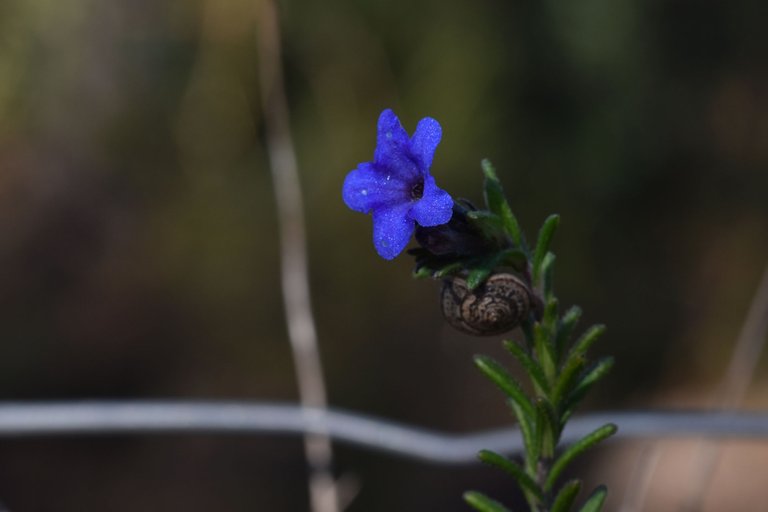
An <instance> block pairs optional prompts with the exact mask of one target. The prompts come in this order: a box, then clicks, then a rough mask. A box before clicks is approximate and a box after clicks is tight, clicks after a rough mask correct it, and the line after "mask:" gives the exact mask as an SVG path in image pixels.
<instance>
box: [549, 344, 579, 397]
mask: <svg viewBox="0 0 768 512" xmlns="http://www.w3.org/2000/svg"><path fill="white" fill-rule="evenodd" d="M585 364H586V360H585V359H584V357H583V356H574V357H570V358H569V359H568V361H567V362H566V364H565V366H563V368H562V369H561V370H560V375H558V377H557V383H556V384H555V386H554V389H553V390H552V398H551V399H552V405H554V407H557V408H560V407H561V405H562V404H561V403H560V402H561V400H563V399H564V397H567V396H569V394H570V393H571V391H573V390H575V388H576V386H577V382H578V378H579V374H580V373H581V372H582V370H583V369H584V365H585Z"/></svg>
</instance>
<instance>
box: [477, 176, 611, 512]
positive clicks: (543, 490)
mask: <svg viewBox="0 0 768 512" xmlns="http://www.w3.org/2000/svg"><path fill="white" fill-rule="evenodd" d="M483 171H484V173H485V199H486V203H487V206H488V209H489V212H490V213H487V212H486V213H483V215H482V216H481V215H475V216H477V217H483V218H487V219H492V223H493V224H494V225H496V224H499V225H500V226H501V229H503V231H504V233H505V236H507V239H508V240H509V241H510V242H511V247H512V248H514V249H515V250H518V251H519V252H520V253H521V254H522V255H523V256H524V257H525V265H524V269H523V272H524V274H525V275H526V276H527V277H528V278H529V280H530V282H531V285H532V286H533V288H534V292H535V293H536V295H537V297H538V298H539V300H540V301H541V303H542V311H541V312H540V314H539V315H531V316H530V317H529V319H528V320H527V321H526V322H524V324H523V325H522V326H521V327H522V332H523V333H524V335H525V340H524V342H515V341H505V342H504V347H505V348H506V350H507V352H509V354H510V355H511V356H512V357H513V358H514V359H516V360H517V362H518V363H519V364H520V366H521V367H522V368H523V370H524V372H525V374H526V376H527V377H528V379H529V381H530V388H531V389H532V390H533V393H532V394H530V395H529V394H528V393H526V392H525V390H524V388H523V386H522V385H521V383H520V382H518V381H517V380H516V379H515V378H514V377H513V376H512V374H511V373H510V372H509V371H508V370H507V369H506V368H505V367H504V366H503V365H502V364H500V363H499V362H497V361H495V360H494V359H492V358H490V357H487V356H484V355H478V356H475V364H476V365H477V367H478V368H479V369H480V371H481V372H482V373H483V374H485V376H486V377H487V378H488V379H490V380H491V381H492V382H493V383H494V384H496V386H497V387H499V389H501V390H502V392H503V393H504V395H505V396H506V401H507V404H508V405H509V407H510V409H511V410H512V412H513V414H514V416H515V418H516V420H517V423H518V426H519V428H520V431H521V434H522V437H523V444H524V448H525V454H524V457H523V459H522V460H520V461H516V460H513V459H510V458H507V457H505V456H504V455H501V454H498V453H494V452H491V451H487V450H483V451H481V452H480V453H479V455H478V457H479V458H480V460H481V461H483V462H484V463H486V464H488V465H491V466H494V467H496V468H499V469H501V470H502V471H504V472H506V473H507V474H509V475H510V476H512V478H513V479H514V480H515V481H516V482H517V484H518V485H519V487H520V488H521V490H522V491H523V494H524V496H525V498H526V501H527V502H528V504H529V506H530V509H531V511H535V512H545V511H547V512H568V511H572V510H576V509H574V508H573V507H574V506H575V504H576V499H577V496H578V494H579V492H580V490H581V487H582V483H581V481H579V480H569V481H567V482H565V483H564V484H562V485H560V486H558V480H559V478H560V476H562V474H563V471H564V470H565V469H566V468H567V467H568V465H569V464H570V463H571V462H572V461H573V460H574V459H575V458H576V457H578V456H579V455H580V454H582V453H584V452H585V451H586V450H588V449H589V448H591V447H593V446H594V445H596V444H597V443H599V442H600V441H602V440H604V439H606V438H608V437H610V436H611V435H613V434H614V433H615V432H616V429H617V427H616V426H615V425H613V424H606V425H603V426H602V427H600V428H598V429H596V430H595V431H593V432H591V433H589V434H587V435H586V436H584V437H583V438H581V439H580V440H578V441H577V442H575V443H573V444H572V445H570V446H568V447H566V448H564V449H560V447H559V441H560V438H561V435H562V432H563V429H564V428H565V426H566V423H567V422H568V419H569V418H570V417H571V416H572V414H573V412H574V410H575V409H576V407H577V406H578V405H579V403H580V402H581V401H582V399H583V398H584V397H585V395H586V394H587V392H588V391H589V390H590V389H591V387H592V386H593V385H594V384H595V383H596V382H597V381H598V380H600V378H601V377H603V376H604V375H605V374H606V373H607V372H608V371H609V370H610V369H611V367H612V366H613V359H612V358H610V357H605V358H602V359H598V360H597V361H595V362H590V361H589V360H588V358H587V352H588V350H589V349H590V348H591V347H592V345H593V344H594V343H595V341H597V339H598V338H599V337H600V335H602V333H603V332H604V330H605V328H604V326H602V325H595V326H592V327H590V328H588V329H586V330H585V331H584V332H583V333H582V334H581V335H580V336H578V337H577V338H575V339H574V331H575V328H576V324H577V323H578V321H579V319H580V317H581V310H580V309H579V308H578V307H577V306H573V307H571V308H569V309H568V310H566V311H565V312H564V313H563V314H562V315H561V314H560V312H559V304H558V300H557V298H556V297H555V294H554V289H553V285H552V276H553V271H554V262H555V256H554V254H553V253H552V252H551V251H550V245H551V241H552V238H553V235H554V233H555V231H556V229H557V227H558V225H559V217H558V216H557V215H552V216H550V217H548V218H547V219H546V220H545V221H544V223H543V225H542V227H541V229H540V230H539V233H538V237H537V240H536V244H535V246H534V248H533V249H532V250H530V249H529V248H528V246H527V243H526V241H525V238H524V236H523V234H522V232H521V231H520V228H519V224H518V223H517V220H516V219H515V217H514V215H513V214H512V211H511V209H510V207H509V204H508V203H507V200H506V198H505V196H504V193H503V191H502V189H501V185H500V183H499V181H498V178H497V177H496V174H495V172H494V170H493V168H492V167H491V165H490V164H489V163H488V162H487V161H486V162H484V163H483ZM470 275H471V274H470ZM605 496H606V489H605V487H602V486H600V487H598V488H596V489H595V490H593V492H592V493H591V494H590V496H589V497H588V498H587V499H586V501H585V502H584V503H582V505H581V507H580V508H578V509H577V510H579V511H580V512H595V511H599V510H601V508H602V505H603V502H604V500H605ZM464 499H465V501H466V502H467V503H468V504H470V505H471V506H472V507H473V508H475V509H476V510H480V511H484V512H495V511H506V510H507V509H506V508H505V507H504V506H503V505H501V504H500V503H498V502H496V501H494V500H492V499H490V498H488V497H487V496H484V495H483V494H482V493H479V492H476V491H469V492H467V493H466V494H465V495H464Z"/></svg>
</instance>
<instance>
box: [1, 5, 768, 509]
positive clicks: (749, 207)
mask: <svg viewBox="0 0 768 512" xmlns="http://www.w3.org/2000/svg"><path fill="white" fill-rule="evenodd" d="M278 7H279V10H280V15H281V27H282V36H283V53H284V66H285V73H286V88H287V91H286V92H287V96H288V101H289V104H290V108H291V123H292V132H293V135H294V138H295V144H296V148H297V152H298V155H297V156H298V161H299V166H300V173H301V178H302V180H303V183H302V186H303V189H304V191H305V201H306V204H305V212H306V217H307V223H308V236H309V241H308V242H309V258H310V265H311V269H310V270H311V281H312V283H311V284H312V291H313V299H314V304H313V306H314V312H315V314H316V319H317V323H318V331H319V337H320V347H321V352H322V357H323V362H324V365H325V371H326V377H327V382H328V386H329V395H330V397H329V398H330V402H331V404H332V405H333V406H335V407H340V408H345V409H350V410H354V411H359V412H364V413H368V414H373V415H379V416H382V417H385V418H388V419H391V420H396V421H400V422H405V423H411V424H415V425H419V426H422V427H426V428H432V429H437V430H444V431H450V432H468V431H472V430H477V429H484V428H491V427H499V426H503V425H508V424H509V423H510V421H511V420H510V417H509V415H508V414H507V412H506V411H505V409H504V406H503V402H502V399H501V396H500V394H499V393H498V392H497V391H496V390H495V389H493V387H492V386H491V385H490V384H489V383H488V382H487V381H485V380H484V378H483V377H482V376H481V375H480V374H479V372H477V371H476V370H475V368H474V367H473V365H472V363H471V355H472V354H474V353H476V352H484V353H489V354H492V355H496V356H498V357H499V358H500V359H502V360H504V361H506V362H508V363H510V365H511V364H512V361H511V359H509V358H505V356H504V355H503V354H501V351H500V350H499V343H498V339H491V340H478V339H473V338H471V337H468V336H465V335H462V334H460V333H458V332H454V331H452V330H451V329H450V328H448V327H447V326H446V325H445V324H444V323H443V321H442V319H441V317H440V313H439V309H438V303H437V291H438V284H437V283H434V282H428V281H414V280H412V279H411V277H410V271H411V269H412V261H410V260H409V258H408V257H406V256H405V255H404V256H401V257H400V258H398V259H396V260H394V261H392V262H387V261H384V260H382V259H381V258H379V257H378V256H377V255H376V253H375V251H374V249H373V245H372V243H371V224H370V220H369V219H368V218H366V217H365V216H363V215H360V214H357V213H353V212H351V211H349V210H347V209H346V207H345V206H344V204H343V203H342V201H341V184H342V181H343V179H344V176H345V175H346V173H347V172H348V171H349V170H351V169H353V168H354V167H355V166H356V165H357V164H358V163H359V162H362V161H367V160H370V159H371V157H372V154H373V149H374V145H375V123H376V119H377V116H378V114H379V112H381V110H383V109H384V108H387V107H391V108H393V109H394V110H395V112H396V113H397V114H398V115H399V116H400V118H401V120H402V122H403V124H404V125H405V127H406V129H407V130H408V131H412V130H413V129H414V127H415V125H416V123H417V122H418V120H419V119H421V118H422V117H425V116H432V117H435V118H436V119H438V120H439V121H440V123H441V124H442V126H443V131H444V136H443V141H442V143H441V145H440V147H439V148H438V151H437V154H436V158H435V162H434V166H433V174H434V175H435V176H436V177H437V180H438V183H439V184H440V185H441V186H442V187H443V188H445V189H446V190H448V191H449V192H450V193H451V194H453V195H454V196H460V197H466V198H468V199H470V200H474V201H476V202H478V203H479V202H480V200H481V176H482V175H481V172H480V168H479V162H480V159H481V158H484V157H488V158H490V159H491V160H492V161H493V162H494V163H495V165H496V167H497V169H498V171H499V174H500V177H501V179H502V181H503V183H504V184H505V186H506V189H507V192H508V195H509V197H510V199H511V201H512V204H513V208H514V209H515V212H516V213H517V215H518V217H519V218H520V220H521V222H522V224H523V226H524V228H525V229H526V231H527V232H528V233H529V237H532V236H533V234H534V233H535V230H537V229H538V227H539V225H540V223H541V221H542V220H543V219H544V218H545V217H546V215H548V214H550V213H553V212H557V213H560V214H561V216H562V223H561V229H560V231H559V233H558V234H557V237H556V239H555V244H554V250H555V252H556V253H557V254H558V268H557V281H556V286H557V289H558V291H559V295H560V299H561V301H562V302H563V303H564V304H565V305H570V304H574V303H576V304H579V305H580V306H581V307H582V308H583V309H584V311H585V317H584V320H585V321H584V323H583V324H582V325H583V326H587V325H589V323H595V322H602V323H606V324H607V325H608V331H607V334H606V336H605V337H604V338H603V339H602V340H601V341H600V343H599V344H598V345H597V346H596V348H595V349H594V354H595V355H599V354H613V355H615V356H616V359H617V364H616V367H615V370H614V371H613V373H612V374H611V375H609V377H608V378H607V379H606V381H604V382H603V383H602V385H599V386H598V387H597V388H596V390H595V392H594V393H593V396H592V397H591V400H590V401H588V403H587V404H586V405H585V407H584V408H583V410H597V409H609V408H616V409H627V408H656V407H679V408H692V407H706V406H709V405H712V393H713V391H714V390H715V389H716V388H717V387H718V384H719V382H720V379H721V377H722V375H723V373H724V371H725V367H726V365H727V362H728V359H729V357H730V355H731V352H732V350H733V344H734V341H735V339H736V337H737V335H738V332H739V329H740V326H741V324H742V322H743V320H744V318H745V316H746V311H747V309H748V306H749V303H750V300H751V298H752V296H753V294H754V292H755V289H756V286H757V283H758V281H759V279H760V276H761V274H762V271H763V267H764V265H765V264H766V262H767V261H768V258H767V257H766V255H767V254H768V201H767V200H766V198H767V197H768V172H766V170H767V169H768V68H766V62H767V61H766V56H767V55H768V35H766V34H767V33H766V32H765V20H766V19H768V18H766V16H768V4H766V3H765V2H763V1H761V0H739V1H734V2H716V1H706V0H704V1H703V0H695V1H694V0H645V1H641V0H630V1H628V2H612V1H610V0H581V1H579V2H555V1H552V0H513V1H498V0H497V1H492V0H481V1H469V0H459V1H453V2H445V1H438V0H421V1H402V0H388V1H384V0H367V1H365V0H327V1H323V2H318V1H310V0H305V1H299V0H286V1H280V2H279V4H278ZM256 12H257V2H254V1H245V0H226V1H221V0H187V1H180V0H176V1H174V0H169V1H163V2H155V1H148V0H131V1H128V0H112V1H109V2H105V1H95V0H70V1H68V2H54V1H50V0H3V2H2V3H0V399H1V400H50V399H80V398H129V397H130V398H147V399H149V398H174V399H243V400H269V401H276V400H282V401H295V400H296V399H297V390H296V386H295V378H294V370H293V367H292V360H291V353H290V349H289V344H288V340H287V333H286V328H285V326H284V322H283V320H282V319H283V309H282V298H281V294H280V288H279V287H280V283H279V272H278V271H277V269H278V265H279V261H278V245H277V243H278V241H277V230H276V221H277V219H276V216H275V213H274V212H275V202H274V198H273V196H272V193H271V191H272V188H271V187H272V182H271V178H270V175H269V172H268V167H267V157H266V150H265V146H264V123H263V118H262V115H261V108H260V99H259V97H260V96H259V94H260V93H259V85H258V83H259V71H258V58H257V48H256V40H257V37H256V28H255V27H256V23H255V17H256ZM425 369H426V370H427V371H428V372H429V378H426V379H425V378H420V377H419V374H420V373H422V372H424V371H425ZM759 370H760V372H759V375H758V377H757V378H756V379H755V380H754V381H753V382H752V385H751V387H750V392H749V394H748V397H747V399H746V401H745V402H744V404H743V406H744V408H747V409H761V410H765V409H766V408H768V401H767V399H766V393H765V390H766V385H768V380H767V378H768V372H766V365H765V358H763V361H762V363H760V365H759ZM651 446H653V445H652V443H650V442H645V441H643V442H634V443H619V442H617V443H614V444H607V445H605V446H604V447H603V448H600V449H598V450H596V451H595V452H594V453H593V455H592V457H585V459H584V460H583V461H582V466H581V468H578V469H579V470H580V471H581V472H582V473H584V472H586V473H587V474H588V482H589V483H591V484H593V485H594V484H597V483H600V482H606V483H608V484H609V486H610V491H611V492H610V494H609V496H610V498H609V500H610V501H609V504H608V509H609V510H615V509H618V507H619V505H620V503H622V499H623V497H624V496H625V495H626V491H625V487H626V485H627V484H628V483H630V480H631V479H632V475H633V464H636V462H637V461H638V460H639V459H640V458H641V457H640V454H642V453H645V452H647V451H648V450H649V449H651ZM656 446H657V447H658V446H661V447H662V449H661V450H660V451H659V450H658V448H657V453H658V454H659V457H660V459H659V461H660V463H659V464H658V466H657V467H658V472H657V474H656V475H655V476H654V477H653V478H652V479H651V485H650V491H649V495H648V498H647V503H648V508H647V510H654V511H665V510H678V509H679V506H680V502H681V499H682V498H681V495H682V496H684V495H685V492H686V491H687V487H686V486H687V483H686V482H688V480H689V476H690V475H692V474H693V470H694V468H693V467H689V466H686V461H687V460H689V459H691V457H690V456H689V454H690V453H691V450H693V449H694V448H691V447H692V446H694V445H693V444H691V443H681V442H676V443H671V442H665V443H664V444H662V445H656ZM767 469H768V445H766V444H763V443H759V442H746V441H731V442H729V443H728V444H727V446H726V450H725V451H724V452H723V457H722V459H721V463H720V465H719V466H717V471H716V474H715V478H714V480H713V481H712V483H711V485H710V486H709V495H708V498H707V502H706V508H705V510H712V511H714V510H726V509H727V510H740V511H750V510H754V511H757V510H762V506H763V505H762V504H764V503H766V500H768V485H766V484H768V470H767ZM336 470H337V472H338V473H339V475H342V476H343V477H344V478H345V479H347V481H352V482H354V485H356V486H359V489H358V494H357V496H356V497H355V499H354V501H353V502H352V504H351V505H350V507H349V509H348V510H350V511H353V512H354V511H374V512H377V511H391V510H403V511H409V510H441V511H453V510H456V511H459V510H467V509H468V508H467V506H466V505H464V504H463V503H462V501H461V498H460V496H461V493H462V492H463V491H464V490H465V489H468V488H474V489H478V490H481V491H484V492H486V493H488V494H491V495H493V496H495V497H497V498H498V499H501V500H502V501H506V502H508V503H514V502H515V501H517V500H519V499H520V495H519V493H518V491H517V490H516V489H514V488H513V486H512V484H511V480H509V479H508V478H507V477H505V476H504V475H501V474H498V473H497V471H495V470H493V469H488V468H483V467H479V466H466V467H440V466H436V465H430V464H426V463H421V462H413V461H409V460H405V459H399V458H397V457H394V456H390V455H382V454H378V453H371V452H367V451H364V450H361V449H358V448H352V447H347V446H338V447H337V453H336ZM674 482H677V483H674ZM0 501H2V502H4V503H5V504H6V505H7V506H8V507H9V508H10V509H11V510H13V511H54V510H55V511H83V510H109V511H129V510H130V511H133V510H147V511H150V510H185V511H210V510H222V511H246V510H249V511H253V510H265V511H301V510H307V503H308V495H307V489H306V470H305V464H304V459H303V450H302V444H301V440H300V439H299V438H295V437H273V436H270V437H221V436H165V437H163V436H143V437H139V436H135V437H106V436H101V437H100V436H94V437H89V438H80V439H47V440H44V439H36V440H33V439H26V440H11V439H0Z"/></svg>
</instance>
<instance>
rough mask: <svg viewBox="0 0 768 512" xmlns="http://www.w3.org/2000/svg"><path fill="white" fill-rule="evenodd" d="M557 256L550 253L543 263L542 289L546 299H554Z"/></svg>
mask: <svg viewBox="0 0 768 512" xmlns="http://www.w3.org/2000/svg"><path fill="white" fill-rule="evenodd" d="M555 259H556V258H555V255H554V253H552V252H548V253H547V255H546V256H544V261H542V262H541V278H542V281H541V288H542V289H543V291H544V298H545V299H549V298H550V297H554V294H555V293H554V273H555Z"/></svg>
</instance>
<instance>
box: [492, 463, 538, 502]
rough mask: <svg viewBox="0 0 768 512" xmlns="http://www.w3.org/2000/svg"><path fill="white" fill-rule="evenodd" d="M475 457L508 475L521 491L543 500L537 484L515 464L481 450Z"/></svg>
mask: <svg viewBox="0 0 768 512" xmlns="http://www.w3.org/2000/svg"><path fill="white" fill-rule="evenodd" d="M477 457H478V458H479V459H480V460H481V461H482V462H484V463H486V464H488V465H489V466H494V467H496V468H499V469H500V470H502V471H504V472H506V473H508V474H510V475H511V476H512V478H514V479H515V480H516V481H517V483H518V484H519V485H520V488H521V489H522V490H523V491H528V492H529V493H531V494H533V495H534V496H535V497H536V499H537V500H538V501H539V502H541V501H542V500H543V499H544V496H543V494H542V492H541V489H540V488H539V486H538V484H536V482H534V481H533V478H531V477H530V475H528V473H526V472H525V470H524V469H523V468H521V467H520V466H519V465H517V464H516V463H515V462H513V461H511V460H509V459H508V458H506V457H504V456H503V455H499V454H498V453H495V452H492V451H490V450H481V451H480V453H478V454H477Z"/></svg>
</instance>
